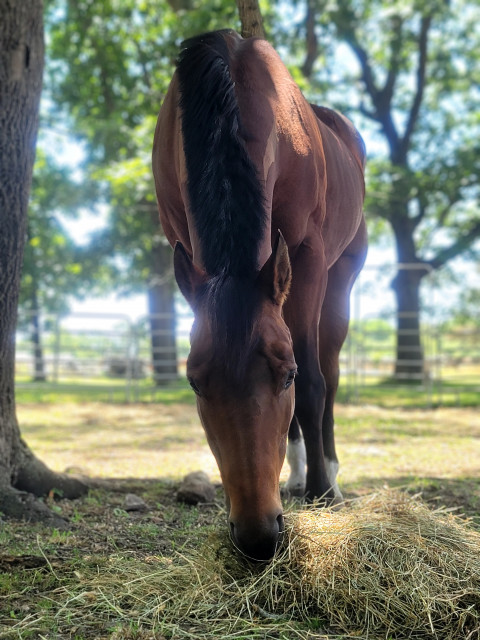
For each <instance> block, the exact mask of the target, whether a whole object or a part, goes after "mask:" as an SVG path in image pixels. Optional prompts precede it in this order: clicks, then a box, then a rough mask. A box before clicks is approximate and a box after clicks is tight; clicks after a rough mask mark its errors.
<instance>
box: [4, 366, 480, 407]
mask: <svg viewBox="0 0 480 640" xmlns="http://www.w3.org/2000/svg"><path fill="white" fill-rule="evenodd" d="M462 371H463V370H462ZM465 371H466V375H465V376H459V375H458V372H456V371H455V370H453V369H452V370H446V371H445V375H444V377H443V379H442V380H434V381H432V382H431V383H430V384H429V385H423V384H418V383H410V384H408V383H406V382H404V383H401V384H399V383H398V381H396V380H394V379H392V378H380V377H376V378H375V377H368V378H365V379H357V380H356V381H355V382H354V381H353V380H352V379H351V378H350V377H346V378H345V379H342V380H341V381H340V388H339V392H338V401H339V402H341V403H347V402H348V403H354V404H374V405H377V406H382V407H386V408H394V407H399V406H401V407H404V408H422V407H424V408H433V407H439V406H442V407H475V406H478V405H479V404H480V385H479V382H478V380H479V375H480V371H479V369H478V367H475V368H473V367H472V368H471V369H468V368H465ZM16 395H17V401H18V402H19V403H20V404H24V403H42V404H55V403H57V402H78V403H82V402H92V401H93V402H120V403H122V402H125V401H127V402H158V403H161V404H162V405H165V404H173V403H176V402H181V403H184V404H192V405H194V404H195V395H194V394H193V393H192V390H191V389H190V387H189V384H188V382H187V380H186V379H185V378H183V377H180V378H179V379H178V380H177V381H174V382H170V383H167V384H165V385H164V386H161V387H155V386H154V385H153V384H152V381H151V380H150V379H148V378H146V379H142V380H132V381H130V382H128V383H127V381H125V380H124V379H121V378H108V377H95V378H85V377H83V378H79V377H77V378H75V377H71V378H66V377H62V379H61V380H60V381H59V382H49V381H47V382H41V383H33V382H31V381H29V380H28V379H27V378H25V377H17V388H16Z"/></svg>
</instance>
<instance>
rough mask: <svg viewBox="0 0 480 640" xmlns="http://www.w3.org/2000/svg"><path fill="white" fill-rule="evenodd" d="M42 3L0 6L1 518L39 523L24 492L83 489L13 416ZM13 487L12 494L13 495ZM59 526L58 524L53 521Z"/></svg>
mask: <svg viewBox="0 0 480 640" xmlns="http://www.w3.org/2000/svg"><path fill="white" fill-rule="evenodd" d="M42 14H43V5H42V2H41V0H14V1H13V2H12V0H0V16H1V19H0V118H1V126H0V228H1V230H2V231H1V233H0V300H1V304H2V307H1V313H0V511H2V512H3V513H5V514H6V515H14V516H23V517H27V518H29V519H39V518H43V517H45V514H46V513H48V514H49V516H50V518H51V519H52V520H54V519H55V516H54V515H53V514H51V513H50V512H49V511H48V510H47V509H46V507H44V505H42V504H41V503H38V502H35V501H34V500H33V499H32V498H31V497H28V495H27V494H25V493H24V492H25V491H26V492H29V493H34V494H35V495H42V494H45V493H47V492H48V491H50V490H51V489H52V488H54V487H55V488H58V489H60V490H63V491H64V493H65V495H67V496H72V495H78V494H79V493H80V492H82V491H83V490H85V488H86V487H85V485H84V484H83V483H82V482H81V481H77V480H76V479H73V478H72V479H70V478H68V477H66V476H63V475H62V476H61V475H58V474H54V473H53V472H52V471H50V470H49V469H48V468H47V467H45V465H44V464H43V463H41V462H40V461H39V460H37V458H35V457H34V456H33V454H32V453H31V452H30V451H29V449H28V447H27V445H26V444H25V443H24V442H23V441H22V439H21V437H20V430H19V427H18V423H17V418H16V411H15V391H14V370H15V343H14V337H15V327H16V321H17V305H18V291H19V285H20V273H21V266H22V259H23V249H24V244H25V236H26V215H27V206H28V196H29V191H30V185H31V179H32V168H33V162H34V158H35V142H36V134H37V128H38V108H39V101H40V93H41V87H42V73H43V54H44V49H43V17H42ZM14 487H15V488H16V490H15V489H14ZM57 520H58V522H56V524H57V525H59V524H61V521H60V520H59V519H58V517H57Z"/></svg>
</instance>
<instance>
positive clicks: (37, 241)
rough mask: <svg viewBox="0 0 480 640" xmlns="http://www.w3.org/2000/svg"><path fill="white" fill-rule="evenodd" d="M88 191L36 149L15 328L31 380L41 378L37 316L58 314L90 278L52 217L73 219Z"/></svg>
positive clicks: (43, 376)
mask: <svg viewBox="0 0 480 640" xmlns="http://www.w3.org/2000/svg"><path fill="white" fill-rule="evenodd" d="M88 196H89V194H88V189H86V188H85V185H84V184H78V183H76V182H75V181H72V179H71V178H70V176H69V172H68V171H67V170H66V169H65V168H60V167H58V166H57V165H56V164H55V162H54V161H53V159H52V158H51V157H50V156H48V155H47V154H46V153H45V152H44V151H42V150H41V149H39V150H38V151H37V158H36V162H35V168H34V174H33V182H32V194H31V200H30V204H29V211H28V219H27V238H26V244H25V251H24V257H23V268H22V279H21V285H20V299H19V311H20V314H19V327H20V328H22V329H24V330H27V331H28V332H29V335H30V338H31V341H32V345H33V357H34V380H35V381H37V382H38V381H43V380H46V367H45V363H44V357H43V348H42V331H41V329H42V315H45V314H58V313H64V312H66V311H67V310H68V300H69V296H71V295H73V294H77V295H79V294H81V292H82V289H83V290H85V285H86V281H88V282H89V281H90V274H89V273H88V270H87V269H86V268H85V265H84V263H83V261H82V259H81V251H80V249H79V248H78V247H77V245H76V244H75V242H74V241H73V240H72V238H71V237H70V236H69V235H68V233H67V232H66V231H65V230H64V228H63V226H62V224H61V222H60V220H59V217H58V214H59V213H60V212H63V213H65V214H68V215H70V216H71V215H73V214H74V213H75V212H77V211H78V209H79V208H80V207H81V206H86V205H87V204H88Z"/></svg>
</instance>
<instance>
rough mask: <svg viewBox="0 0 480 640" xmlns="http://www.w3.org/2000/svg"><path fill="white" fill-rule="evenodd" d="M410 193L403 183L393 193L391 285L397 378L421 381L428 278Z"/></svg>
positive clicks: (396, 186)
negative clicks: (424, 284) (393, 265)
mask: <svg viewBox="0 0 480 640" xmlns="http://www.w3.org/2000/svg"><path fill="white" fill-rule="evenodd" d="M405 193H408V189H406V187H405V185H403V183H402V182H401V181H399V183H398V184H397V185H395V188H394V189H393V191H392V201H391V204H390V207H389V209H390V212H391V215H390V220H391V224H392V229H393V233H394V236H395V243H396V250H397V264H398V272H397V275H396V276H395V278H394V279H393V281H392V289H393V291H394V293H395V298H396V302H397V334H396V340H397V344H396V360H395V377H396V378H398V379H399V380H400V381H402V380H403V381H418V380H422V379H423V375H424V368H425V366H424V354H423V348H422V340H421V326H420V306H421V305H420V285H421V282H422V279H423V278H424V277H425V276H426V275H427V274H428V272H429V271H428V268H427V266H426V265H425V263H424V262H422V261H421V260H419V259H418V257H417V254H416V248H415V241H414V231H415V221H414V220H412V218H410V217H409V215H408V200H405V198H404V197H403V196H404V194H405Z"/></svg>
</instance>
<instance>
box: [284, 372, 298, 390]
mask: <svg viewBox="0 0 480 640" xmlns="http://www.w3.org/2000/svg"><path fill="white" fill-rule="evenodd" d="M296 375H297V370H296V369H291V370H290V371H289V372H288V374H287V379H286V380H285V385H284V386H285V389H288V388H289V387H291V386H292V384H293V381H294V380H295V376H296Z"/></svg>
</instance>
